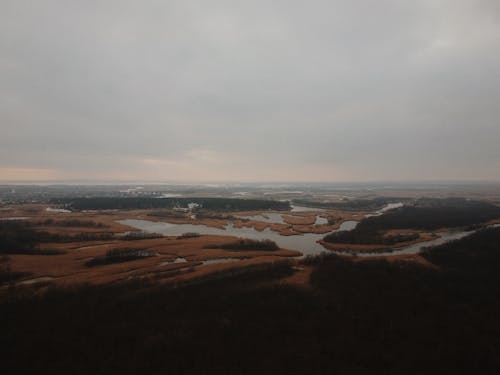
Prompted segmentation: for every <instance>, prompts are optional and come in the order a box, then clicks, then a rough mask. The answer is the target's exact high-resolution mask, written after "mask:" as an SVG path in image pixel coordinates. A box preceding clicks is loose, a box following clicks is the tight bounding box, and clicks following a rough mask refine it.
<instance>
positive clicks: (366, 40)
mask: <svg viewBox="0 0 500 375" xmlns="http://www.w3.org/2000/svg"><path fill="white" fill-rule="evenodd" d="M499 66H500V6H499V3H498V1H495V0H489V1H488V0H442V1H431V0H426V1H411V2H410V1H399V0H398V1H396V0H383V1H347V0H343V1H338V0H337V1H319V0H317V1H307V2H305V1H271V2H270V1H211V2H206V1H155V0H149V1H85V2H63V1H48V0H44V1H37V2H30V1H22V0H15V1H14V0H12V1H3V2H2V5H1V11H0V130H1V134H2V136H1V137H0V180H2V179H4V180H5V179H8V178H11V177H12V176H13V175H15V174H16V171H17V172H18V173H19V176H20V178H22V177H23V176H26V178H28V177H29V176H30V174H31V175H33V176H36V177H37V178H41V177H40V176H42V177H43V176H44V175H46V176H47V178H62V179H71V178H78V179H81V178H91V179H95V178H106V179H107V178H125V179H145V180H156V181H158V180H178V179H183V180H200V179H210V180H323V181H328V180H342V179H349V180H374V179H375V180H380V179H388V180H404V179H460V180H466V179H487V180H499V179H500V172H499V171H500V147H498V141H499V140H500V124H499V123H498V122H499V118H500V106H499V105H498V103H500V69H499V68H498V67H499Z"/></svg>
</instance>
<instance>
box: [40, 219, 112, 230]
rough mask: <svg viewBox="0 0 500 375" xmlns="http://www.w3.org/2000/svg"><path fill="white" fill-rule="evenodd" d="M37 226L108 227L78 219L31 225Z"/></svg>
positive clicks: (49, 221)
mask: <svg viewBox="0 0 500 375" xmlns="http://www.w3.org/2000/svg"><path fill="white" fill-rule="evenodd" d="M33 224H35V225H39V226H47V227H49V226H53V227H73V228H78V227H82V228H108V227H109V225H105V224H103V223H97V222H95V221H92V220H78V219H68V220H54V219H46V220H43V221H39V222H36V223H33Z"/></svg>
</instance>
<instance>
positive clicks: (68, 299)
mask: <svg viewBox="0 0 500 375" xmlns="http://www.w3.org/2000/svg"><path fill="white" fill-rule="evenodd" d="M425 257H426V258H427V259H428V260H430V261H431V262H433V263H434V264H435V265H436V268H435V269H433V268H428V267H424V266H420V265H416V264H412V263H403V262H391V263H389V262H386V261H382V260H378V261H375V260H372V261H357V262H353V261H351V260H349V259H343V258H340V257H336V256H333V255H330V256H325V257H321V258H313V259H308V260H306V263H308V264H309V265H311V266H313V267H314V270H313V273H312V275H311V283H312V285H311V288H310V289H301V288H297V287H292V286H287V285H281V284H279V283H277V282H276V281H275V280H278V279H279V278H281V277H283V275H284V274H283V272H284V270H283V269H281V268H267V269H265V270H262V269H261V270H256V271H255V272H253V271H252V272H250V271H249V272H247V273H244V274H239V275H231V274H227V275H225V276H224V275H222V276H224V277H222V276H221V277H219V278H218V279H215V280H212V281H205V282H203V283H198V284H196V285H191V286H183V287H178V288H173V287H170V286H157V285H156V284H154V283H153V282H148V281H141V282H140V283H139V282H135V283H129V284H121V285H115V286H107V287H85V286H82V287H79V288H73V289H60V288H55V287H52V288H50V287H49V289H48V290H46V291H45V292H44V293H41V292H39V293H38V294H36V293H35V292H33V289H27V288H18V289H11V290H9V289H7V290H5V291H4V295H3V297H2V299H1V300H0V324H1V329H2V334H1V335H0V345H1V347H2V348H3V349H2V350H1V351H0V363H1V367H2V373H5V374H20V373H37V374H38V373H50V374H64V375H67V374H68V373H71V374H89V373H97V374H138V373H144V374H146V373H147V374H159V373H164V374H220V375H222V374H256V373H259V374H367V373H369V374H397V375H400V374H481V375H486V374H498V373H499V370H500V356H499V355H498V353H500V340H499V338H500V320H499V319H498V317H499V314H500V300H499V298H498V296H499V295H500V229H488V230H483V231H480V232H478V233H476V234H474V235H472V236H471V237H469V238H466V239H463V240H460V241H457V242H454V243H450V244H448V245H444V246H441V247H439V248H435V249H433V250H431V251H428V252H426V254H425Z"/></svg>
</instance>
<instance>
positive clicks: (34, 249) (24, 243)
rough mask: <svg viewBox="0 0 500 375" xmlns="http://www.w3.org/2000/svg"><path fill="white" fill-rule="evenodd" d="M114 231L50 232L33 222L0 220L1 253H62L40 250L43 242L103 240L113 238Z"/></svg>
mask: <svg viewBox="0 0 500 375" xmlns="http://www.w3.org/2000/svg"><path fill="white" fill-rule="evenodd" d="M113 238H114V235H113V234H112V233H88V232H82V233H77V234H74V235H65V234H59V233H50V232H47V231H40V230H36V229H35V228H34V225H33V224H30V223H25V222H24V223H21V222H16V221H0V254H38V255H42V254H45V255H52V254H60V253H61V252H60V251H55V250H54V251H52V250H44V251H42V250H40V246H39V245H40V244H41V243H49V242H51V243H66V242H83V241H103V240H110V239H113Z"/></svg>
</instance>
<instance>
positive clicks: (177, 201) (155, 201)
mask: <svg viewBox="0 0 500 375" xmlns="http://www.w3.org/2000/svg"><path fill="white" fill-rule="evenodd" d="M51 202H52V203H55V204H59V205H64V207H67V208H71V209H72V210H110V209H125V210H131V209H160V208H169V209H172V208H176V207H181V208H187V207H188V205H189V204H193V203H194V204H196V205H198V208H201V209H204V210H210V211H251V210H289V209H290V203H289V202H280V201H273V200H264V199H231V198H107V197H106V198H104V197H103V198H61V199H53V200H52V201H51Z"/></svg>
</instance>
